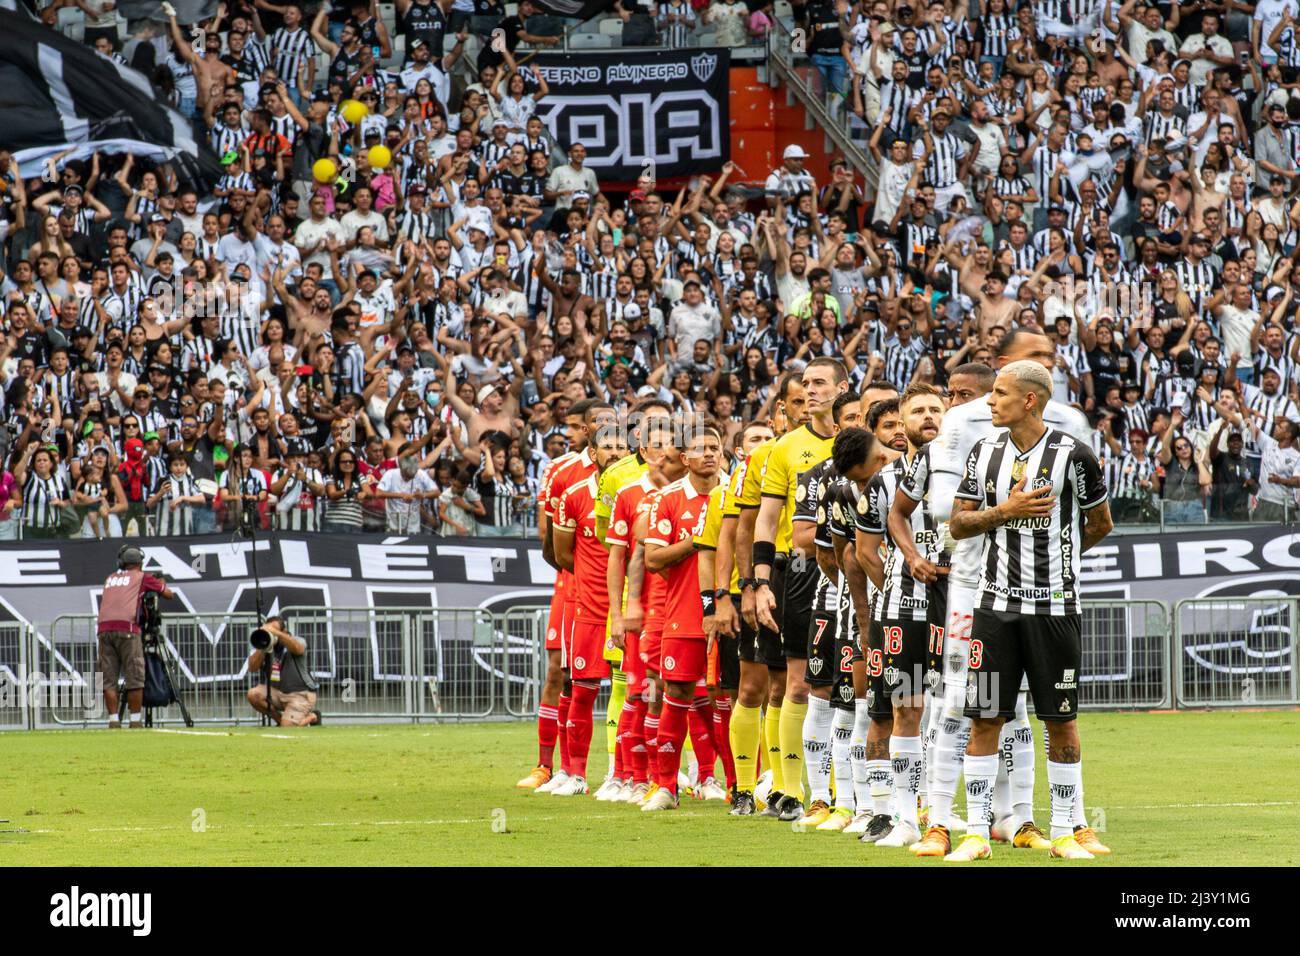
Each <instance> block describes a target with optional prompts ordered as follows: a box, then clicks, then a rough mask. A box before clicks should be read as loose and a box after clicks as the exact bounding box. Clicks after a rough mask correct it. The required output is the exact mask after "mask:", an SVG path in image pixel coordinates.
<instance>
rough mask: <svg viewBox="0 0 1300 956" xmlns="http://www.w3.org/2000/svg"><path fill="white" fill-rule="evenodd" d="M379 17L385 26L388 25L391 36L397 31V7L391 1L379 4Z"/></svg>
mask: <svg viewBox="0 0 1300 956" xmlns="http://www.w3.org/2000/svg"><path fill="white" fill-rule="evenodd" d="M379 19H380V20H381V21H382V22H383V24H384V26H386V27H388V34H389V36H394V35H395V34H396V33H397V7H396V6H395V5H394V4H391V3H381V4H380V5H379Z"/></svg>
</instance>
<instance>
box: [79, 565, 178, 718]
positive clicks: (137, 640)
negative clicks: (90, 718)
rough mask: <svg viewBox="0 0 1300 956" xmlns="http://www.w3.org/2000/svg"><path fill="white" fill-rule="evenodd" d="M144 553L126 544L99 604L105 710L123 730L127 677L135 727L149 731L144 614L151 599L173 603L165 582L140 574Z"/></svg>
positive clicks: (106, 583)
mask: <svg viewBox="0 0 1300 956" xmlns="http://www.w3.org/2000/svg"><path fill="white" fill-rule="evenodd" d="M143 564H144V552H143V551H141V550H140V549H139V548H134V547H131V546H130V545H124V546H123V547H122V549H121V550H120V551H118V552H117V570H116V571H114V572H113V573H112V574H110V575H109V576H108V579H107V580H106V581H104V593H103V595H102V596H101V597H100V599H99V627H98V628H97V632H98V634H99V671H100V673H101V674H102V675H103V677H104V706H105V707H107V708H108V726H109V727H110V728H112V729H120V728H121V726H122V720H121V717H120V716H119V715H118V709H117V705H118V694H117V680H118V678H119V677H123V676H124V677H125V678H126V681H125V686H126V702H127V707H128V709H129V710H130V712H131V727H132V728H133V729H134V728H137V727H143V726H144V723H143V720H142V717H141V708H142V707H143V705H144V641H143V638H142V635H141V623H142V620H141V611H142V605H143V603H144V599H145V594H146V593H148V592H151V591H152V592H157V593H158V594H161V595H162V596H163V597H165V598H168V599H170V598H172V597H174V595H173V594H172V590H171V588H169V587H167V585H166V583H165V582H164V581H163V580H162V579H161V578H156V577H154V576H153V575H152V574H145V573H144V572H143V571H141V570H140V567H141V565H143Z"/></svg>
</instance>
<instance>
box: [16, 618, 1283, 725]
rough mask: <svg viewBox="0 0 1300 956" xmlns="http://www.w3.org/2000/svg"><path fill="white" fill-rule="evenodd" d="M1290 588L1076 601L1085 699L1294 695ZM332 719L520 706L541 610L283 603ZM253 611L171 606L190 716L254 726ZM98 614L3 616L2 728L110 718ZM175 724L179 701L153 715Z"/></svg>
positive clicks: (541, 637)
mask: <svg viewBox="0 0 1300 956" xmlns="http://www.w3.org/2000/svg"><path fill="white" fill-rule="evenodd" d="M1298 603H1300V601H1298V599H1297V598H1291V597H1278V598H1197V599H1192V600H1185V601H1180V602H1179V603H1178V604H1177V605H1176V606H1175V607H1174V610H1173V612H1172V613H1171V612H1170V608H1169V606H1168V605H1167V604H1165V603H1163V602H1160V601H1149V600H1135V601H1123V600H1085V601H1084V609H1083V620H1082V640H1083V667H1082V673H1081V674H1080V675H1079V699H1080V703H1081V706H1083V707H1084V708H1087V709H1091V710H1113V709H1146V708H1164V707H1230V706H1267V705H1296V704H1298V703H1300V698H1298V697H1297V693H1298V689H1300V677H1298V670H1297V668H1298V665H1300V655H1297V653H1296V626H1297V620H1298V619H1300V607H1297V604H1298ZM282 613H283V616H284V618H285V622H286V625H287V627H288V630H289V631H290V633H292V634H295V635H297V636H299V637H301V638H303V639H304V640H305V641H306V642H307V662H308V670H309V672H310V674H311V676H312V678H313V679H314V680H315V681H316V682H317V683H318V685H319V688H320V689H319V691H318V698H317V703H318V706H319V707H320V710H321V712H322V713H323V714H325V715H326V717H327V718H328V719H329V720H331V721H335V720H342V721H345V722H358V723H363V722H364V723H372V722H383V721H402V722H412V721H414V722H419V721H447V720H486V719H512V718H513V719H529V718H531V717H533V716H534V715H535V714H536V712H537V705H538V700H539V695H540V693H541V688H542V684H543V683H544V681H545V679H546V666H547V656H546V649H545V634H546V623H547V617H548V608H546V607H544V606H520V607H515V608H511V609H509V610H508V611H505V612H503V613H497V614H493V613H489V612H488V611H486V610H485V609H483V608H433V609H429V608H404V607H382V608H365V607H327V608H321V607H289V608H286V609H284V611H283V612H282ZM255 626H256V619H255V618H254V617H253V615H251V614H247V613H235V614H168V615H166V618H165V628H164V633H163V640H164V642H165V645H166V648H167V651H168V653H169V655H170V657H171V658H172V660H173V662H174V663H173V673H174V675H175V678H176V683H177V690H178V691H179V692H180V693H181V695H182V697H183V698H184V700H185V702H186V705H187V707H188V708H189V711H190V714H191V716H192V717H193V718H194V719H195V721H197V722H200V723H207V724H256V723H257V722H258V721H259V719H260V718H259V717H258V715H257V714H256V713H255V712H254V711H253V710H252V708H251V707H250V706H249V704H248V700H247V695H248V691H249V689H250V688H251V687H252V686H253V685H254V684H256V683H258V681H259V676H260V675H258V674H250V673H249V672H248V655H249V651H250V647H249V643H248V637H249V633H250V632H251V631H252V630H253V629H254V627H255ZM95 628H96V621H95V618H94V616H93V615H87V614H65V615H60V616H59V617H56V618H55V619H54V620H53V621H51V622H50V624H49V625H48V626H46V627H32V626H29V625H27V624H25V623H20V622H0V729H5V730H20V729H25V728H37V729H39V728H47V727H86V726H92V725H96V726H97V725H100V724H101V723H102V722H103V721H104V719H105V718H106V714H105V713H104V705H103V680H102V677H101V676H100V673H99V669H98V661H97V652H96V647H97V645H96V639H95ZM155 721H158V722H162V723H168V724H175V723H177V722H179V721H180V713H179V710H178V708H175V707H170V708H166V709H164V710H160V711H158V712H157V713H156V714H155Z"/></svg>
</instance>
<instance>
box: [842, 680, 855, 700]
mask: <svg viewBox="0 0 1300 956" xmlns="http://www.w3.org/2000/svg"><path fill="white" fill-rule="evenodd" d="M852 699H853V685H852V684H841V685H840V700H842V701H844V703H846V704H847V703H848V702H849V701H851V700H852Z"/></svg>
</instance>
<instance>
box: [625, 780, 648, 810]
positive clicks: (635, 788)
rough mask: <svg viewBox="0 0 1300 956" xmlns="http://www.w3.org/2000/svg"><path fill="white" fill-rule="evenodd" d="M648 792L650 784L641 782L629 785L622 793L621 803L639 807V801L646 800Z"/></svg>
mask: <svg viewBox="0 0 1300 956" xmlns="http://www.w3.org/2000/svg"><path fill="white" fill-rule="evenodd" d="M649 792H650V784H649V783H647V782H646V781H644V780H642V781H641V782H640V783H630V784H628V785H627V789H626V790H625V791H624V793H623V801H622V802H623V803H632V804H636V805H637V806H640V804H641V801H642V800H644V799H645V798H646V794H648V793H649Z"/></svg>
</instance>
